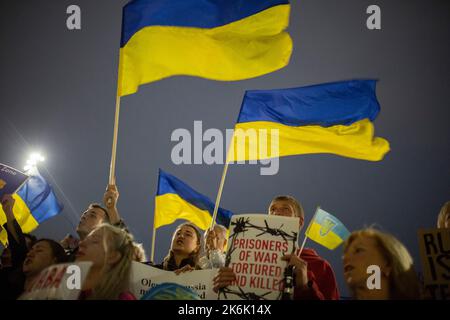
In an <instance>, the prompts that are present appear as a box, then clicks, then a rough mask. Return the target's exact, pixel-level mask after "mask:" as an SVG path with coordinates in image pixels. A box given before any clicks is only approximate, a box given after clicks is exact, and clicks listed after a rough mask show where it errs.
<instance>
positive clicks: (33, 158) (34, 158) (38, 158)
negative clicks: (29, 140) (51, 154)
mask: <svg viewBox="0 0 450 320" xmlns="http://www.w3.org/2000/svg"><path fill="white" fill-rule="evenodd" d="M43 161H45V158H44V157H43V156H42V155H41V154H40V153H37V152H35V153H32V154H31V155H30V158H29V159H28V160H27V162H26V165H25V167H24V168H23V169H24V170H25V171H28V170H30V169H31V168H33V167H36V165H37V164H38V163H39V162H43Z"/></svg>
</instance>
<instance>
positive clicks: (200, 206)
mask: <svg viewBox="0 0 450 320" xmlns="http://www.w3.org/2000/svg"><path fill="white" fill-rule="evenodd" d="M213 212H214V203H213V202H212V201H211V200H209V199H208V198H207V197H206V196H204V195H202V194H200V193H198V192H197V191H195V190H194V189H192V188H191V187H190V186H188V185H187V184H186V183H184V182H183V181H181V180H180V179H178V178H176V177H174V176H172V175H170V174H168V173H166V172H164V171H163V170H161V169H160V170H159V177H158V191H157V193H156V199H155V218H154V219H155V220H154V228H155V229H157V228H159V227H161V226H164V225H167V224H171V223H173V222H175V220H177V219H185V220H188V221H190V222H192V223H193V224H195V225H196V226H197V227H199V228H200V229H202V230H206V229H208V228H209V227H210V225H211V220H212V215H213ZM232 215H233V213H232V212H231V211H228V210H225V209H222V208H219V210H218V212H217V218H216V222H217V224H221V225H223V226H225V227H226V228H228V226H229V225H230V219H231V216H232Z"/></svg>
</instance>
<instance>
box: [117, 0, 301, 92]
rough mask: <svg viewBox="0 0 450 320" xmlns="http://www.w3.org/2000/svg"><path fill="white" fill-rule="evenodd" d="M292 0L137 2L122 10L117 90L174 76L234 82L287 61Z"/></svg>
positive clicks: (134, 90) (162, 0) (283, 64)
mask: <svg viewBox="0 0 450 320" xmlns="http://www.w3.org/2000/svg"><path fill="white" fill-rule="evenodd" d="M289 10H290V5H289V1H288V0H133V1H130V2H129V3H128V4H127V5H126V6H125V7H124V9H123V20H122V37H121V46H120V47H121V48H120V61H119V84H118V94H119V96H124V95H128V94H132V93H135V92H136V91H137V90H138V87H139V85H141V84H144V83H149V82H153V81H157V80H160V79H163V78H166V77H170V76H173V75H190V76H197V77H203V78H208V79H213V80H223V81H233V80H242V79H248V78H253V77H257V76H260V75H263V74H267V73H270V72H272V71H275V70H278V69H280V68H283V67H284V66H286V65H287V64H288V63H289V58H290V55H291V52H292V40H291V38H290V36H289V34H288V33H286V32H284V29H286V27H287V26H288V23H289Z"/></svg>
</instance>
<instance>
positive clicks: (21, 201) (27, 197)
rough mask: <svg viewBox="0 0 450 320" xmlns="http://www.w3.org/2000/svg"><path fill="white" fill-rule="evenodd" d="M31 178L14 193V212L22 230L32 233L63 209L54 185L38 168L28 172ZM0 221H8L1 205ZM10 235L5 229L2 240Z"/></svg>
mask: <svg viewBox="0 0 450 320" xmlns="http://www.w3.org/2000/svg"><path fill="white" fill-rule="evenodd" d="M27 174H28V175H30V178H29V179H28V180H27V182H26V183H25V184H24V185H23V186H22V187H21V188H20V189H19V191H17V192H16V193H15V194H13V198H14V200H15V203H14V207H13V212H14V216H15V217H16V220H17V222H18V223H19V225H20V227H21V228H22V232H24V233H30V232H31V231H33V230H34V229H36V228H37V227H38V225H39V224H41V223H42V222H44V221H45V220H47V219H50V218H52V217H54V216H56V215H57V214H59V213H60V212H61V211H62V210H63V206H62V204H60V203H59V201H58V199H57V198H56V195H55V193H54V192H53V189H52V187H51V186H50V185H49V184H48V182H47V181H46V180H45V179H44V178H43V177H42V176H41V174H40V173H39V171H38V169H37V168H36V167H33V168H32V169H30V171H28V172H27ZM0 223H1V224H2V225H3V224H4V223H6V216H5V213H4V212H3V209H2V208H1V206H0ZM7 240H8V236H7V234H6V231H5V230H2V232H1V234H0V241H1V242H2V243H3V244H5V243H7Z"/></svg>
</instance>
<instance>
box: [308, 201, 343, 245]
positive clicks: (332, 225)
mask: <svg viewBox="0 0 450 320" xmlns="http://www.w3.org/2000/svg"><path fill="white" fill-rule="evenodd" d="M305 235H306V236H307V237H308V238H310V239H311V240H314V241H315V242H317V243H319V244H321V245H323V246H324V247H327V248H328V249H330V250H333V249H336V248H337V247H338V246H339V245H340V244H341V243H342V242H344V241H345V240H346V239H347V238H348V236H349V235H350V232H349V231H348V230H347V228H346V227H345V226H344V224H343V223H342V222H341V221H339V219H338V218H336V217H334V216H333V215H331V214H329V213H328V212H326V211H325V210H322V209H321V208H317V210H316V213H315V215H314V217H313V218H312V220H311V222H310V223H309V226H308V228H307V229H306V232H305Z"/></svg>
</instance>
